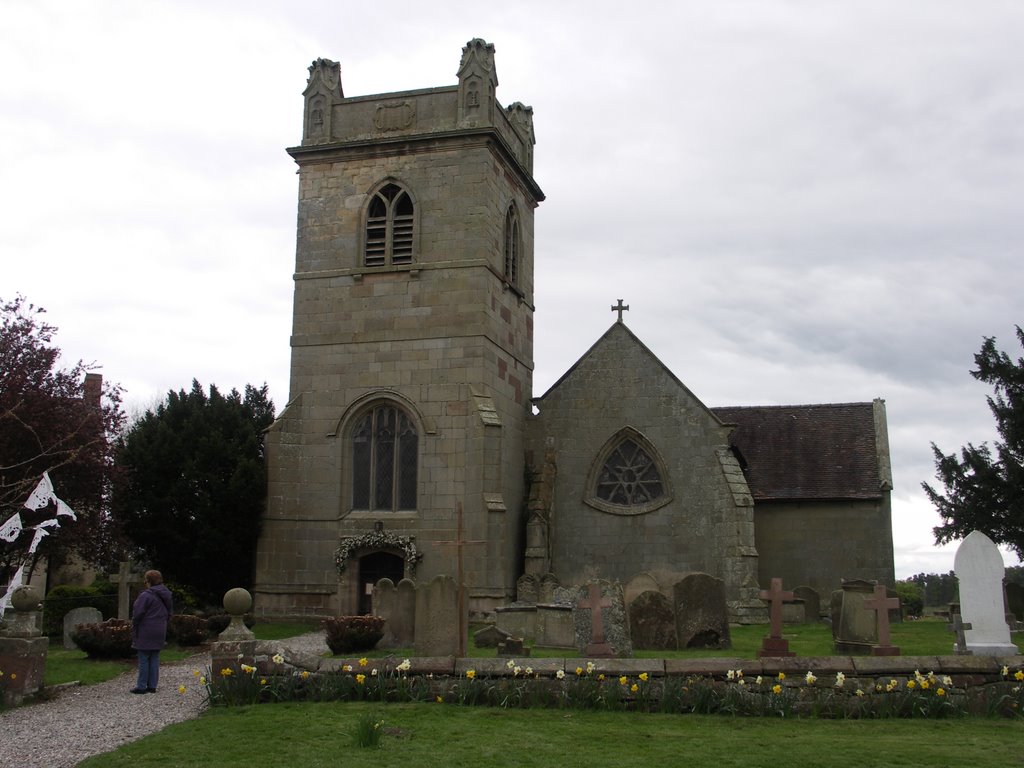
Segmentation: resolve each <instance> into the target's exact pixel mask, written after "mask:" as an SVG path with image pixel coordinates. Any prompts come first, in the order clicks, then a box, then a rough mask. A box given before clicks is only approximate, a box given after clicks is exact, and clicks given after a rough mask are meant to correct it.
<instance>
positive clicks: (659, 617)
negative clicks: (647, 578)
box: [629, 591, 677, 651]
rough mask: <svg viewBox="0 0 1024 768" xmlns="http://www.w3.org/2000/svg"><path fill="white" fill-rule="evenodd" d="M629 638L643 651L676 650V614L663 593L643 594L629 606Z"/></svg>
mask: <svg viewBox="0 0 1024 768" xmlns="http://www.w3.org/2000/svg"><path fill="white" fill-rule="evenodd" d="M629 637H630V639H631V640H632V641H633V647H634V648H636V649H637V650H643V651H674V650H675V649H676V647H677V646H676V614H675V611H674V610H673V609H672V601H671V600H669V599H668V598H667V597H665V596H664V595H663V594H661V592H651V591H648V592H642V593H640V594H639V595H637V596H636V598H634V599H633V601H632V602H631V603H630V604H629Z"/></svg>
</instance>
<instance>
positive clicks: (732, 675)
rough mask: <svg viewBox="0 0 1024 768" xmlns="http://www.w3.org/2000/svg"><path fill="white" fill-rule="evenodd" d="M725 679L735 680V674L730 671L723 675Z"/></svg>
mask: <svg viewBox="0 0 1024 768" xmlns="http://www.w3.org/2000/svg"><path fill="white" fill-rule="evenodd" d="M725 679H726V680H735V679H736V673H735V672H734V671H733V670H731V669H730V670H729V671H728V672H726V673H725Z"/></svg>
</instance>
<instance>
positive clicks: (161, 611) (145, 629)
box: [132, 571, 172, 693]
mask: <svg viewBox="0 0 1024 768" xmlns="http://www.w3.org/2000/svg"><path fill="white" fill-rule="evenodd" d="M143 580H144V581H145V584H146V588H145V589H144V590H142V592H140V593H139V596H138V597H137V598H135V603H134V605H132V648H134V649H135V650H137V651H138V652H139V676H138V678H137V679H136V681H135V687H134V688H132V693H156V684H157V680H158V679H159V677H160V650H161V649H162V648H163V647H164V645H165V644H166V642H167V622H168V621H169V620H170V618H171V606H172V598H171V592H170V590H168V589H167V587H165V586H164V577H163V576H161V575H160V571H146V573H145V575H144V576H143Z"/></svg>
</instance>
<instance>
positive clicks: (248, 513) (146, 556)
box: [114, 381, 274, 604]
mask: <svg viewBox="0 0 1024 768" xmlns="http://www.w3.org/2000/svg"><path fill="white" fill-rule="evenodd" d="M273 420H274V404H273V402H271V401H270V400H269V399H268V397H267V386H266V384H264V385H263V386H262V387H261V388H259V389H257V388H255V387H253V386H249V385H247V386H246V388H245V396H244V397H243V396H242V395H240V394H239V393H238V391H237V390H231V393H230V394H229V395H227V396H224V395H222V394H221V393H220V392H219V391H218V390H217V387H216V386H214V385H210V390H209V395H207V394H206V393H205V392H204V391H203V388H202V386H201V385H200V384H199V382H198V381H193V382H192V389H191V391H189V392H186V391H185V390H181V391H179V392H169V393H168V395H167V400H166V401H165V402H164V403H162V404H160V405H159V406H157V408H156V410H155V411H147V412H146V414H145V415H144V416H142V418H141V419H139V420H138V421H137V422H136V423H135V424H134V425H132V426H131V428H130V429H129V430H128V432H127V433H126V435H125V437H124V440H123V441H122V443H121V446H120V450H119V451H118V464H119V466H120V468H121V470H122V472H121V473H120V474H119V476H118V480H119V482H118V486H117V488H116V492H115V496H114V510H115V514H116V516H117V518H118V520H119V521H120V523H121V526H122V528H123V531H124V533H125V535H126V536H127V538H128V539H129V540H130V541H131V542H132V543H133V544H134V545H135V546H136V547H137V548H138V554H139V556H140V559H142V560H144V561H145V562H148V563H150V564H152V565H153V566H154V567H156V568H159V569H160V570H161V571H162V572H163V574H164V578H165V579H167V580H169V581H173V582H175V583H176V584H180V585H182V586H186V587H188V588H190V589H192V590H193V591H194V592H195V594H196V596H197V597H199V598H200V599H202V600H205V601H207V602H209V603H211V604H219V603H220V601H221V599H222V598H223V595H224V592H225V591H227V590H228V589H231V588H232V587H249V586H250V585H251V584H252V573H253V564H254V558H255V551H256V541H257V539H258V537H259V532H260V521H261V518H262V513H263V509H264V504H265V501H266V468H265V466H264V456H263V434H262V433H263V430H264V429H266V428H267V427H268V426H270V424H271V423H272V422H273Z"/></svg>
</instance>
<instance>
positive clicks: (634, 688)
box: [629, 683, 640, 693]
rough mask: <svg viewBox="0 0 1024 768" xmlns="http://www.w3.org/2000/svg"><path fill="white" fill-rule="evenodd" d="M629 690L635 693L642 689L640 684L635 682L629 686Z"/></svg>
mask: <svg viewBox="0 0 1024 768" xmlns="http://www.w3.org/2000/svg"><path fill="white" fill-rule="evenodd" d="M629 690H631V691H632V692H633V693H636V692H637V691H639V690H640V686H639V685H637V684H636V683H633V684H632V685H631V686H629Z"/></svg>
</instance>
